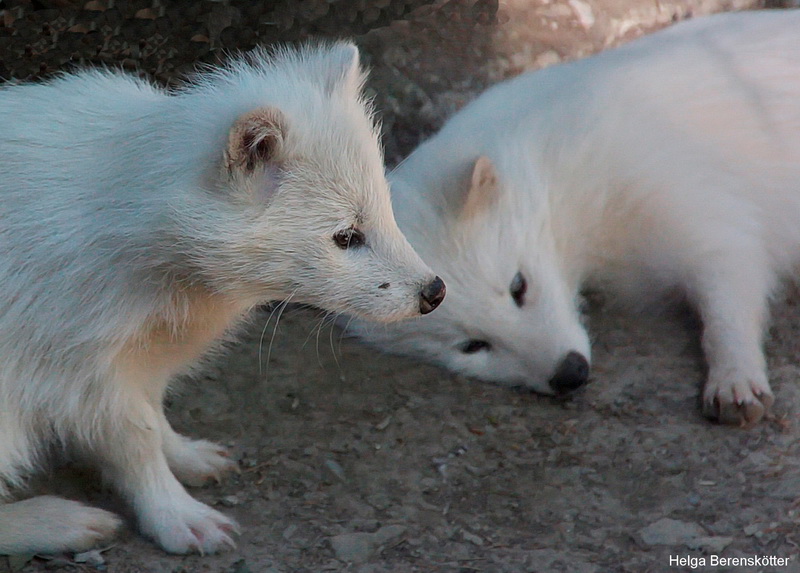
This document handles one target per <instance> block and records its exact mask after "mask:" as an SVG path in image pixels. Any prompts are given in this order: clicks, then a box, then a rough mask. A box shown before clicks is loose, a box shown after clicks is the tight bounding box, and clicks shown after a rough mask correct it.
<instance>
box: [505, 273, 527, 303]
mask: <svg viewBox="0 0 800 573" xmlns="http://www.w3.org/2000/svg"><path fill="white" fill-rule="evenodd" d="M508 290H509V292H510V293H511V298H513V299H514V302H515V303H516V305H517V306H518V307H520V308H522V305H523V304H525V293H526V292H527V291H528V281H526V280H525V277H523V276H522V273H517V274H516V275H514V278H513V279H512V281H511V286H510V287H508Z"/></svg>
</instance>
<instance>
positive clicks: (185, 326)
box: [0, 44, 434, 553]
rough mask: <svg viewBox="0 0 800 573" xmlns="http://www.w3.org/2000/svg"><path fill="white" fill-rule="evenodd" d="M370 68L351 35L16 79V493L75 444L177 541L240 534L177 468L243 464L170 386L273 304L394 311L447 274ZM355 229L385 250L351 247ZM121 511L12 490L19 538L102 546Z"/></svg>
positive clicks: (7, 117) (6, 158)
mask: <svg viewBox="0 0 800 573" xmlns="http://www.w3.org/2000/svg"><path fill="white" fill-rule="evenodd" d="M363 79H364V77H363V74H362V72H361V70H360V66H359V61H358V53H357V50H356V49H355V47H353V46H352V45H349V44H336V45H330V46H317V47H307V48H304V49H301V50H298V51H291V50H286V51H281V52H277V53H274V54H269V53H266V52H263V51H257V52H255V53H254V54H252V55H250V56H249V57H248V58H242V59H239V60H236V61H234V62H233V63H232V64H230V66H228V67H226V68H224V69H220V70H216V71H208V72H206V73H203V74H200V75H199V77H198V78H197V79H196V80H195V81H194V82H193V83H191V84H189V85H187V86H186V87H185V88H183V89H181V90H178V91H177V92H175V93H166V92H164V91H162V90H160V89H157V88H156V87H154V86H152V85H150V84H148V83H146V82H143V81H141V80H139V79H135V78H133V77H130V76H126V75H122V74H118V73H113V72H110V71H85V72H81V73H78V74H74V75H64V76H62V77H60V78H58V79H56V80H54V81H51V82H48V83H44V84H39V85H9V86H6V87H4V88H2V89H0V125H2V129H0V157H2V160H1V161H0V291H2V294H0V356H1V357H2V358H0V499H2V498H3V497H5V498H8V496H9V495H10V493H11V490H12V489H14V488H17V487H18V486H22V485H23V484H24V478H25V476H26V475H27V474H29V473H30V472H32V471H33V470H35V469H36V468H37V465H38V464H39V463H40V461H41V457H42V454H43V452H45V451H46V450H47V449H48V447H49V446H51V445H53V444H56V445H58V446H59V447H61V446H63V447H69V448H72V449H74V450H76V451H78V452H79V453H81V454H83V455H85V456H87V457H89V458H90V459H93V460H95V461H96V462H97V463H98V465H99V466H100V467H101V468H102V470H103V472H104V474H105V476H106V477H107V478H108V479H109V480H110V481H111V482H112V483H113V484H114V485H115V486H116V488H117V489H118V490H119V492H120V493H121V494H122V495H123V496H124V497H125V498H127V499H128V500H129V501H130V503H131V504H132V506H133V508H134V510H135V512H136V515H137V518H138V522H139V527H140V529H141V530H142V531H143V532H144V533H145V534H146V535H148V536H150V537H151V538H153V539H154V540H156V541H157V542H158V543H159V544H160V545H161V546H162V547H163V548H164V549H166V550H167V551H170V552H174V553H185V552H189V551H199V552H203V553H210V552H214V551H218V550H221V549H224V548H226V547H229V546H233V541H232V539H231V534H232V532H235V531H236V525H235V524H234V522H233V521H231V520H230V519H229V518H227V517H225V516H224V515H222V514H220V513H218V512H217V511H215V510H213V509H211V508H210V507H207V506H205V505H203V504H201V503H199V502H197V501H195V500H194V499H193V498H192V497H191V496H190V495H189V494H188V493H187V492H186V490H185V489H184V488H183V486H181V485H180V483H179V482H178V480H177V479H176V476H177V477H178V478H180V479H181V480H182V481H183V482H185V483H189V484H196V483H200V482H202V481H204V480H205V479H206V478H208V477H216V476H218V475H219V474H220V472H223V471H225V470H229V469H231V468H233V467H235V464H233V463H232V462H231V461H230V460H229V459H228V458H227V457H226V454H225V451H224V449H223V448H220V447H219V446H216V445H214V444H211V443H210V442H205V441H191V440H189V439H187V438H184V437H183V436H180V435H178V434H176V433H175V432H174V431H173V430H172V428H171V427H170V425H169V423H168V422H167V419H166V417H165V416H164V413H163V409H162V398H163V395H164V392H165V389H166V388H167V384H168V382H169V381H170V380H171V379H172V378H174V377H175V376H176V375H177V374H179V373H182V372H185V371H186V370H187V369H188V368H190V367H191V366H192V365H193V364H195V363H196V362H197V360H198V358H199V357H200V356H201V355H202V354H203V353H204V352H205V351H206V350H207V348H208V347H209V345H211V344H212V343H213V342H214V341H215V340H216V339H218V338H219V337H220V336H221V335H222V334H223V333H225V332H226V331H228V330H229V329H230V328H231V327H232V326H233V325H234V324H235V323H236V322H237V321H238V320H239V319H240V317H241V316H242V315H243V314H244V313H245V312H246V311H247V310H248V309H250V308H251V307H253V306H254V305H256V304H258V303H260V302H263V301H266V300H270V299H284V298H289V299H291V300H292V301H298V302H307V303H311V304H315V305H319V306H321V307H323V308H325V309H327V310H330V311H333V312H341V311H344V310H347V311H348V312H352V313H356V314H358V315H360V316H364V317H368V318H370V319H374V320H380V321H388V320H394V319H399V318H404V317H409V316H417V315H418V314H419V312H420V289H421V288H422V286H424V285H426V284H428V283H430V281H431V280H432V279H433V278H434V276H433V273H432V272H431V271H430V269H429V268H428V267H427V266H426V265H425V264H424V263H423V262H422V261H421V260H420V259H419V257H418V256H417V255H416V253H414V251H413V250H412V248H411V247H410V246H409V245H408V243H407V242H406V240H405V238H404V237H403V236H402V234H401V233H400V231H399V229H398V228H397V225H396V223H395V222H394V218H393V214H392V210H391V201H390V198H389V193H388V186H387V183H386V181H385V178H384V172H383V160H382V156H381V152H380V149H379V145H378V140H377V133H376V129H375V126H374V123H373V121H372V118H371V111H370V109H369V106H368V105H367V104H366V103H365V102H364V101H363V99H362V98H361V96H360V90H361V85H362V82H363ZM248 130H249V131H248ZM262 139H263V140H265V141H266V142H267V144H265V145H262V146H260V147H259V145H258V144H259V142H260V141H261V140H262ZM350 227H356V228H358V229H359V230H360V231H361V232H363V235H364V237H365V239H366V245H365V246H363V247H361V248H351V249H342V248H340V246H337V244H336V243H335V242H334V240H333V236H334V234H335V233H336V232H337V231H340V230H342V229H348V228H350ZM387 283H388V285H387ZM119 524H120V521H119V519H118V518H116V517H115V516H114V515H112V514H110V513H107V512H105V511H101V510H98V509H93V508H89V507H86V506H84V505H81V504H79V503H76V502H71V501H66V500H63V499H59V498H54V497H40V498H34V499H32V500H26V501H22V502H17V503H10V504H9V503H7V504H6V505H0V553H16V552H49V551H57V550H83V549H85V548H87V547H90V546H92V545H94V544H96V543H97V542H99V541H102V540H106V539H107V538H108V537H109V536H110V535H112V534H113V533H114V531H115V530H116V529H117V527H118V526H119Z"/></svg>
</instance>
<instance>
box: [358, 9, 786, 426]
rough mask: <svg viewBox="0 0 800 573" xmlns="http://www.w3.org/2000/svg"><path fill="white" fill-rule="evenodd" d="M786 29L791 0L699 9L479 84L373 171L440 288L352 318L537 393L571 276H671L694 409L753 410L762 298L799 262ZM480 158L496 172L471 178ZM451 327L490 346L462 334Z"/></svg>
mask: <svg viewBox="0 0 800 573" xmlns="http://www.w3.org/2000/svg"><path fill="white" fill-rule="evenodd" d="M799 31H800V12H798V11H775V12H769V11H762V12H750V13H736V14H723V15H717V16H712V17H708V18H702V19H697V20H693V21H689V22H686V23H681V24H678V25H675V26H673V27H672V28H670V29H667V30H665V31H661V32H658V33H656V34H653V35H652V36H650V37H647V38H644V39H641V40H638V41H635V42H632V43H630V44H629V45H626V46H623V47H621V48H618V49H614V50H610V51H608V52H605V53H602V54H600V55H597V56H595V57H591V58H587V59H585V60H582V61H577V62H574V63H569V64H565V65H561V66H557V67H553V68H550V69H546V70H542V71H538V72H533V73H528V74H525V75H522V76H520V77H518V78H515V79H512V80H510V81H508V82H505V83H502V84H500V85H497V86H495V87H494V88H492V89H490V90H488V91H487V92H486V93H485V94H484V95H482V96H481V97H480V98H478V99H477V100H476V101H475V102H473V103H472V104H470V105H468V106H467V107H466V108H465V109H463V110H462V111H461V112H459V113H458V114H456V115H455V117H453V118H452V119H451V120H450V121H449V122H448V123H447V124H446V125H445V127H444V128H443V129H442V130H441V132H440V133H439V134H437V135H436V136H434V137H433V138H432V139H430V140H429V141H428V142H426V143H424V144H423V145H422V146H420V147H419V149H417V150H416V151H415V152H414V153H413V154H412V155H411V156H410V157H409V158H408V159H407V160H406V161H405V162H404V163H403V164H401V165H400V166H399V167H398V168H397V169H396V170H395V171H394V172H393V173H391V174H390V181H391V184H392V193H393V202H394V206H395V215H396V217H397V220H398V223H399V224H400V227H401V229H402V230H403V231H404V232H405V233H406V235H407V236H408V237H409V238H410V239H411V241H412V243H413V245H414V247H415V248H416V249H417V251H418V252H419V253H420V254H421V255H422V257H423V259H425V260H426V262H428V263H429V264H430V265H432V266H435V267H436V268H437V270H439V271H440V272H441V276H442V278H443V279H444V280H445V281H446V282H447V285H448V297H447V300H446V301H445V302H444V303H443V305H442V306H441V307H440V309H439V310H438V311H437V312H436V313H435V314H433V315H430V316H426V317H422V318H421V319H419V320H414V321H412V322H411V323H409V324H400V325H397V326H394V325H391V326H387V327H384V326H382V325H373V324H369V323H365V322H361V323H358V322H356V323H354V324H353V325H352V326H353V330H354V331H355V332H356V333H358V334H360V335H361V336H363V337H364V338H366V339H367V340H369V341H372V342H373V343H375V344H377V345H379V346H381V347H382V348H384V349H386V350H389V351H394V352H399V353H405V354H411V355H415V356H423V357H425V358H427V359H429V360H431V361H434V362H437V363H439V364H442V365H444V366H446V367H447V368H450V369H452V370H455V371H458V372H462V373H465V374H468V375H471V376H475V377H478V378H481V379H487V380H493V381H499V382H503V383H507V384H511V385H525V386H528V387H530V388H533V389H536V390H538V391H541V392H545V393H550V392H551V390H550V388H549V387H548V385H547V381H548V379H549V378H550V377H551V376H552V375H553V372H554V370H555V368H556V365H557V364H558V362H559V360H561V358H562V357H563V356H564V355H565V354H566V353H567V352H569V351H572V350H574V351H577V352H580V353H581V354H583V355H584V356H586V357H587V358H588V357H589V338H588V336H587V334H586V332H585V329H584V327H583V326H582V324H581V320H580V313H579V311H578V304H579V303H578V298H579V291H580V290H581V288H583V287H584V286H586V285H591V284H595V285H600V286H601V287H605V288H610V289H613V290H616V291H617V292H621V293H622V294H623V295H624V298H627V299H628V300H633V301H643V300H644V299H645V298H648V299H649V295H650V294H651V293H653V292H655V291H658V292H662V293H663V292H664V291H668V290H670V289H675V288H679V289H681V290H682V291H683V292H685V293H686V295H687V297H688V299H689V300H690V301H691V302H692V303H693V304H694V305H696V308H697V309H698V311H699V314H700V315H701V317H702V320H703V324H704V330H703V340H702V342H703V348H704V351H705V355H706V359H707V362H708V367H709V372H708V380H707V383H706V386H705V390H704V394H703V401H704V410H705V412H706V414H707V415H709V416H711V417H715V418H719V419H721V420H722V421H725V422H741V423H743V424H745V425H749V424H752V423H755V422H756V421H758V420H759V419H760V418H761V417H762V416H763V414H764V413H765V411H766V410H768V408H769V406H770V405H771V403H772V401H773V397H772V396H773V395H772V391H771V389H770V386H769V383H768V379H767V372H766V368H765V360H764V356H763V350H762V335H763V331H764V328H765V322H766V320H767V318H768V316H767V314H768V308H767V306H768V299H769V298H770V295H771V293H773V292H774V289H775V288H776V285H777V282H778V280H779V279H780V278H781V277H783V276H785V275H788V274H790V273H792V272H793V271H794V270H795V267H796V266H797V264H798V262H800V58H798V54H800V32H799ZM479 156H487V157H488V158H489V160H490V161H488V162H487V161H485V160H483V161H482V162H478V163H476V159H477V158H478V157H479ZM481 164H483V167H481ZM486 164H488V165H490V166H491V165H492V164H493V165H494V171H495V174H494V177H495V178H496V180H497V185H496V186H493V185H491V184H484V185H483V186H481V185H475V184H474V181H475V180H476V179H477V180H489V181H491V177H487V176H486V175H483V176H479V177H472V179H471V178H470V172H471V171H473V169H475V170H479V169H486ZM474 166H476V167H474ZM489 169H491V167H490V168H489ZM518 271H521V272H522V274H523V275H524V276H525V277H526V278H527V280H528V283H529V286H528V293H527V300H526V304H525V305H524V306H523V307H522V308H517V306H516V305H515V304H514V302H513V301H512V298H511V296H510V295H509V285H510V283H511V281H512V279H513V277H514V275H515V274H516V273H517V272H518ZM469 339H480V340H485V341H488V342H490V343H491V345H492V349H491V350H490V351H483V352H476V353H473V354H466V353H463V352H462V351H461V348H462V347H463V344H464V342H465V341H467V340H469Z"/></svg>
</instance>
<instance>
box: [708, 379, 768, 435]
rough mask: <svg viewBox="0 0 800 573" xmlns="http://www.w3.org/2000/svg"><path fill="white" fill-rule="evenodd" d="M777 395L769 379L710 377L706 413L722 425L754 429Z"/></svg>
mask: <svg viewBox="0 0 800 573" xmlns="http://www.w3.org/2000/svg"><path fill="white" fill-rule="evenodd" d="M774 402H775V396H774V395H773V394H772V389H771V388H770V386H769V382H767V380H766V376H764V375H757V376H750V377H746V376H737V374H736V373H729V374H728V375H727V376H710V377H709V379H708V382H707V383H706V387H705V390H704V391H703V414H704V415H705V416H706V417H708V418H710V419H712V420H716V421H718V422H720V423H722V424H736V425H739V426H740V427H742V428H752V427H753V426H754V425H755V424H757V423H758V422H759V421H761V419H762V418H763V417H764V416H765V415H766V414H767V413H768V412H769V409H770V408H771V407H772V404H773V403H774Z"/></svg>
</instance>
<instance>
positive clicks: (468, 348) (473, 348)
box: [461, 339, 492, 354]
mask: <svg viewBox="0 0 800 573" xmlns="http://www.w3.org/2000/svg"><path fill="white" fill-rule="evenodd" d="M491 349H492V345H491V344H489V343H488V342H486V341H485V340H477V339H472V340H467V341H466V342H465V343H464V344H462V345H461V352H463V353H464V354H475V353H476V352H480V351H481V350H491Z"/></svg>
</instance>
